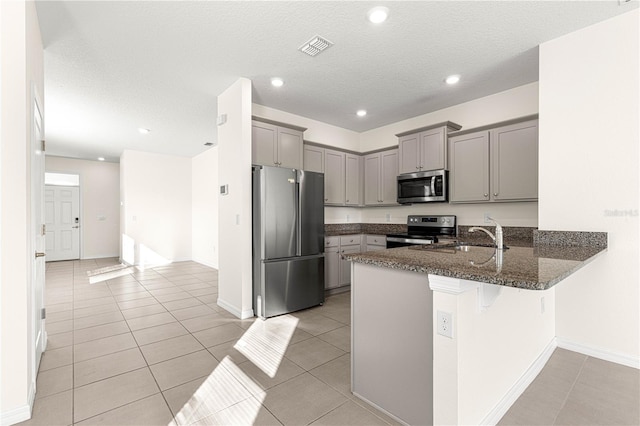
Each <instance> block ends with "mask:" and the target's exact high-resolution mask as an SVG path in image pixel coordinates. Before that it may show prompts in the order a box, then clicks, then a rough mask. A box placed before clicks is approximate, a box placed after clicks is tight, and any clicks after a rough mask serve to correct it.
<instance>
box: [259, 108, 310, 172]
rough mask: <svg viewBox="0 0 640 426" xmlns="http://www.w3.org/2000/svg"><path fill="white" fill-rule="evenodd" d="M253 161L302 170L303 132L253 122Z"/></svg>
mask: <svg viewBox="0 0 640 426" xmlns="http://www.w3.org/2000/svg"><path fill="white" fill-rule="evenodd" d="M251 161H252V162H253V163H254V164H262V165H265V166H278V167H287V168H291V169H301V168H302V131H300V130H297V129H290V128H287V127H283V126H278V125H276V124H272V123H266V122H262V121H256V120H253V122H252V126H251Z"/></svg>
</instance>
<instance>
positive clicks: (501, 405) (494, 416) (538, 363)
mask: <svg viewBox="0 0 640 426" xmlns="http://www.w3.org/2000/svg"><path fill="white" fill-rule="evenodd" d="M556 347H557V343H556V339H551V341H550V342H549V344H548V345H547V346H546V347H545V348H544V350H543V351H542V353H541V354H540V355H539V356H538V358H536V360H535V361H534V362H533V364H531V365H530V366H529V368H527V370H526V371H525V372H524V373H523V374H522V376H520V378H519V379H518V380H517V381H516V382H515V383H514V384H513V386H511V389H509V390H508V391H507V393H506V394H505V395H504V396H503V397H502V399H501V400H500V401H498V403H497V404H496V405H495V407H493V409H492V410H491V411H490V412H489V414H487V415H486V417H485V418H484V419H482V421H481V422H480V424H481V425H495V424H498V422H499V421H500V419H501V418H502V416H504V415H505V414H506V412H507V411H509V408H511V406H512V405H513V403H514V402H516V400H517V399H518V398H520V395H522V393H523V392H524V391H525V390H526V389H527V387H528V386H529V385H530V384H531V382H533V380H534V379H535V378H536V376H537V375H538V374H540V372H541V371H542V369H543V368H544V366H545V364H546V363H547V361H549V358H551V355H552V354H553V351H554V350H555V349H556Z"/></svg>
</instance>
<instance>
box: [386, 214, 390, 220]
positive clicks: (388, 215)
mask: <svg viewBox="0 0 640 426" xmlns="http://www.w3.org/2000/svg"><path fill="white" fill-rule="evenodd" d="M386 218H387V222H391V213H387V215H386Z"/></svg>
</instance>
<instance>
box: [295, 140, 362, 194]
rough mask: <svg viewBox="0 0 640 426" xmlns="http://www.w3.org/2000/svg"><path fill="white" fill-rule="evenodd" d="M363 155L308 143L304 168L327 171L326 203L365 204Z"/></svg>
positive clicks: (325, 184) (325, 181)
mask: <svg viewBox="0 0 640 426" xmlns="http://www.w3.org/2000/svg"><path fill="white" fill-rule="evenodd" d="M362 164H363V159H362V156H361V155H358V154H356V153H351V152H346V151H340V150H336V149H330V148H322V147H321V146H316V145H315V144H309V143H305V144H304V169H305V170H309V171H312V172H321V173H324V203H325V204H327V205H331V206H362V205H363V202H364V201H363V186H362V179H363V165H362Z"/></svg>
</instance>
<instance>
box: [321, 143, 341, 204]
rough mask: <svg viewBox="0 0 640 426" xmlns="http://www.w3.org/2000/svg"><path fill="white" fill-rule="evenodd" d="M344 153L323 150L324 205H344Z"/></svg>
mask: <svg viewBox="0 0 640 426" xmlns="http://www.w3.org/2000/svg"><path fill="white" fill-rule="evenodd" d="M344 157H345V154H344V152H341V151H334V150H332V149H325V154H324V203H325V204H334V205H344V192H345V187H344V173H345V170H344Z"/></svg>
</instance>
